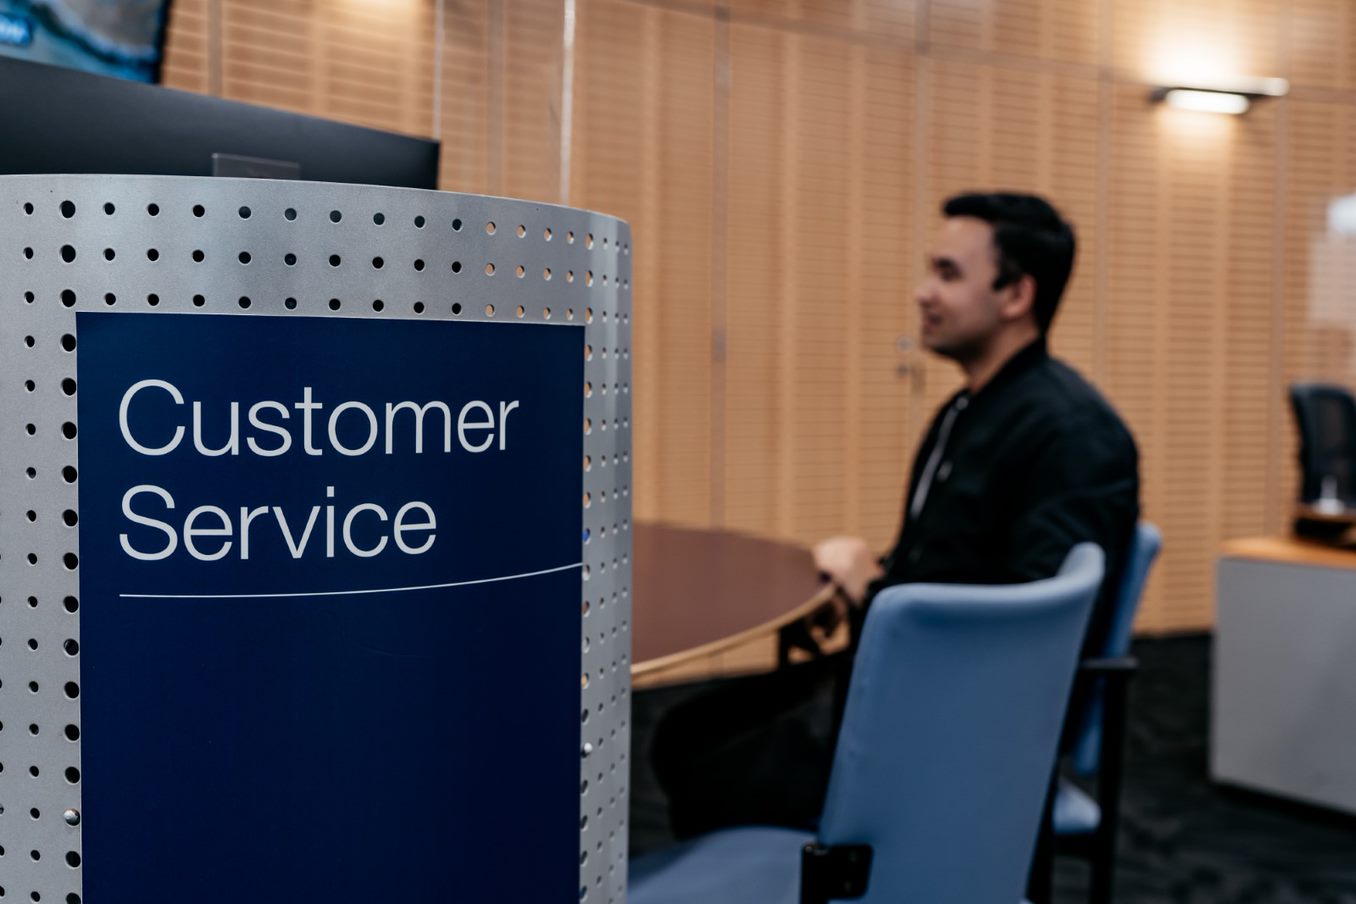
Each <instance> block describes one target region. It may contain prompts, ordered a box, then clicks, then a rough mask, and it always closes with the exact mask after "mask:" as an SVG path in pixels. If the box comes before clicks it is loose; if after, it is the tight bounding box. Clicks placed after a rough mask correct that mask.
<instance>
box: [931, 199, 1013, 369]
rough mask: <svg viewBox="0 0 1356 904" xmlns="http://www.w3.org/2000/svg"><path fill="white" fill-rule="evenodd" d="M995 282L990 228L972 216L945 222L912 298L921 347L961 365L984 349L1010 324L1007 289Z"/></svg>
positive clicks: (996, 254)
mask: <svg viewBox="0 0 1356 904" xmlns="http://www.w3.org/2000/svg"><path fill="white" fill-rule="evenodd" d="M997 278H998V250H997V248H996V247H995V246H994V242H993V227H992V226H990V225H989V224H988V223H986V222H984V221H983V220H980V219H977V218H975V217H949V218H948V219H947V220H946V222H944V223H943V224H942V228H941V229H940V230H939V231H938V233H937V237H936V239H935V240H934V241H933V247H932V250H931V251H930V252H929V253H928V272H927V276H926V277H925V278H924V279H923V282H922V283H921V284H919V286H918V292H917V295H916V300H917V302H918V311H919V316H920V327H921V329H920V334H921V338H922V343H923V345H924V346H925V347H926V348H928V349H930V350H931V351H933V352H936V353H937V354H939V355H945V356H946V357H948V358H956V359H958V360H961V361H964V360H966V359H969V358H972V357H974V356H975V355H976V354H978V353H979V352H981V351H982V350H983V349H984V348H986V347H987V346H988V344H989V342H990V341H991V340H992V339H993V337H994V336H995V335H996V334H997V333H998V331H999V330H1000V329H1001V328H1002V327H1003V325H1004V324H1005V323H1006V322H1007V321H1008V320H1009V319H1011V318H1010V316H1009V315H1010V311H1009V310H1008V307H1009V306H1008V304H1007V302H1009V301H1010V297H1009V296H1010V295H1011V294H1012V293H1011V290H1010V289H1009V288H1003V289H994V287H993V284H994V281H995V280H996V279H997Z"/></svg>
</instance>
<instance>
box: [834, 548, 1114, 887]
mask: <svg viewBox="0 0 1356 904" xmlns="http://www.w3.org/2000/svg"><path fill="white" fill-rule="evenodd" d="M1104 567H1105V566H1104V562H1103V555H1102V551H1101V549H1099V548H1098V547H1097V546H1095V545H1093V544H1091V543H1085V544H1080V545H1079V546H1077V547H1075V548H1074V549H1073V551H1072V552H1071V553H1070V554H1069V557H1068V559H1067V560H1066V561H1065V563H1064V567H1063V568H1062V569H1061V571H1060V573H1059V575H1058V576H1056V577H1054V578H1052V579H1050V580H1046V581H1036V582H1033V583H1030V584H1018V585H1010V586H991V587H976V586H970V585H944V584H903V585H899V586H897V587H890V588H888V589H886V590H884V591H882V592H881V593H880V594H879V595H877V597H876V598H875V600H874V602H872V604H871V609H870V611H869V612H868V613H867V617H866V624H865V626H864V627H863V629H862V639H861V645H860V648H859V650H858V653H857V659H856V664H855V665H854V667H853V672H852V682H851V686H850V688H849V690H848V700H847V708H846V710H845V712H844V716H843V725H842V730H841V731H840V733H839V736H838V747H837V750H836V752H835V755H834V761H833V771H832V774H831V776H830V779H829V790H828V795H827V798H826V800H825V805H824V813H823V817H822V818H821V821H820V827H819V840H820V841H822V842H823V843H825V844H870V845H871V846H872V847H873V848H874V850H875V861H874V863H873V865H872V868H871V880H870V884H869V887H868V889H867V894H866V897H865V898H863V899H862V900H863V901H864V902H866V904H885V902H890V904H895V902H899V901H928V902H933V901H946V902H948V904H994V902H1000V901H1004V902H1005V901H1013V902H1016V901H1019V900H1021V896H1022V891H1023V889H1024V888H1025V887H1026V878H1027V871H1028V868H1029V867H1030V865H1031V855H1032V851H1033V850H1034V846H1035V842H1036V834H1037V828H1038V825H1039V823H1040V818H1041V813H1042V811H1043V809H1044V805H1045V792H1046V788H1048V787H1049V783H1050V775H1051V770H1052V769H1053V768H1054V764H1055V755H1056V748H1057V745H1058V740H1059V732H1060V725H1061V724H1062V722H1063V718H1064V709H1065V705H1066V703H1067V701H1068V698H1069V690H1070V687H1071V685H1072V681H1073V675H1074V670H1075V668H1076V664H1077V661H1078V652H1079V646H1080V644H1081V642H1082V639H1083V633H1084V631H1085V630H1086V628H1087V623H1088V618H1089V615H1090V613H1091V611H1092V603H1093V599H1094V597H1095V596H1096V594H1097V588H1098V586H1099V585H1100V584H1101V581H1102V573H1103V568H1104Z"/></svg>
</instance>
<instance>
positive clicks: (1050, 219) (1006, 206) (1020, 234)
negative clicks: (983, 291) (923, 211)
mask: <svg viewBox="0 0 1356 904" xmlns="http://www.w3.org/2000/svg"><path fill="white" fill-rule="evenodd" d="M942 213H943V214H944V215H945V216H948V217H975V218H977V219H980V220H983V221H984V222H986V223H988V224H989V225H991V226H992V227H993V243H994V246H995V248H996V249H997V251H998V278H997V279H996V280H994V284H993V287H994V288H995V289H1001V288H1003V287H1004V286H1007V285H1011V284H1012V283H1014V282H1016V281H1017V280H1018V279H1021V278H1022V277H1023V276H1030V277H1031V278H1032V279H1033V280H1034V281H1035V283H1036V298H1035V302H1034V303H1033V304H1032V312H1033V313H1034V314H1035V316H1036V325H1037V326H1038V327H1039V328H1040V331H1041V333H1042V334H1044V333H1046V332H1048V331H1049V329H1050V324H1051V323H1052V322H1053V321H1054V319H1055V310H1056V309H1057V308H1058V307H1059V299H1060V296H1062V295H1063V294H1064V287H1065V286H1066V285H1067V284H1068V282H1069V274H1070V273H1071V272H1072V271H1073V262H1074V249H1075V242H1074V232H1073V227H1072V226H1070V225H1069V224H1068V223H1067V222H1066V221H1065V220H1064V218H1063V217H1061V216H1060V215H1059V211H1057V210H1055V208H1054V207H1052V206H1050V202H1048V201H1046V200H1045V199H1044V198H1040V197H1037V196H1036V195H1020V194H1011V193H1004V192H995V193H991V194H965V195H956V196H955V197H952V198H948V199H947V200H946V202H945V203H943V204H942Z"/></svg>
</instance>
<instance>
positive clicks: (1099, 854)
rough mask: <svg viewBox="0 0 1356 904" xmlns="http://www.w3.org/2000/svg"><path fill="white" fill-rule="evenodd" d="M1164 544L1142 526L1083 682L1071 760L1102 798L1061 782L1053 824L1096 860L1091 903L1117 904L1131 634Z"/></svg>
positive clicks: (1061, 849) (1068, 848) (1062, 842)
mask: <svg viewBox="0 0 1356 904" xmlns="http://www.w3.org/2000/svg"><path fill="white" fill-rule="evenodd" d="M1162 547H1163V535H1162V534H1161V533H1160V532H1159V530H1158V528H1156V527H1154V526H1153V525H1152V524H1149V523H1148V522H1141V523H1140V524H1139V526H1138V527H1136V528H1135V536H1134V540H1133V541H1132V543H1131V545H1130V554H1129V556H1128V557H1127V559H1126V562H1125V573H1124V574H1123V575H1122V576H1121V585H1120V588H1119V589H1118V590H1117V593H1116V603H1115V607H1116V608H1115V611H1114V612H1113V613H1112V621H1111V625H1110V626H1109V628H1108V632H1107V638H1106V643H1105V645H1104V646H1103V648H1102V650H1101V651H1100V657H1099V658H1098V659H1095V660H1085V661H1084V662H1083V663H1081V664H1080V666H1079V675H1078V680H1079V681H1089V682H1095V683H1096V684H1097V687H1096V689H1095V690H1093V691H1092V692H1091V693H1089V695H1088V696H1087V698H1086V703H1085V704H1084V709H1083V713H1082V716H1081V721H1080V723H1079V724H1080V725H1081V727H1080V728H1079V729H1078V730H1077V731H1076V733H1075V734H1074V736H1073V737H1074V742H1073V745H1072V748H1071V750H1070V762H1071V765H1072V767H1073V771H1074V773H1076V774H1078V775H1083V776H1092V775H1096V776H1097V797H1096V798H1095V799H1094V798H1093V797H1092V796H1090V795H1089V794H1087V793H1086V792H1085V791H1083V790H1082V789H1081V788H1079V787H1078V786H1077V785H1075V784H1073V783H1072V782H1070V781H1068V780H1066V779H1063V778H1061V779H1059V781H1058V785H1057V787H1056V791H1055V800H1054V805H1053V808H1052V814H1051V820H1052V823H1053V832H1054V838H1055V850H1056V852H1058V853H1070V854H1076V855H1079V856H1082V857H1085V858H1087V859H1088V860H1089V861H1091V863H1092V881H1091V883H1090V885H1089V900H1090V901H1092V902H1093V904H1109V902H1110V901H1111V884H1112V876H1113V873H1114V870H1115V862H1116V823H1117V820H1118V816H1119V812H1120V790H1121V754H1122V746H1123V741H1124V735H1125V692H1126V681H1127V680H1128V679H1129V677H1130V676H1131V675H1132V674H1134V671H1135V669H1136V667H1137V666H1136V663H1135V661H1134V660H1133V659H1130V658H1128V654H1129V652H1130V637H1131V629H1132V628H1133V627H1134V622H1135V612H1136V611H1137V610H1138V609H1139V601H1140V597H1141V596H1142V595H1143V593H1144V584H1145V582H1146V581H1147V580H1148V578H1149V569H1150V567H1151V566H1152V565H1153V563H1154V559H1155V558H1157V556H1158V552H1159V550H1160V549H1161V548H1162Z"/></svg>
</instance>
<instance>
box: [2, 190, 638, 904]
mask: <svg viewBox="0 0 1356 904" xmlns="http://www.w3.org/2000/svg"><path fill="white" fill-rule="evenodd" d="M630 254H631V237H630V230H629V228H628V227H627V225H626V224H625V223H624V222H621V221H619V220H617V219H614V218H612V217H607V216H602V215H600V214H596V213H590V212H587V211H580V210H573V209H569V208H562V207H555V206H550V205H543V204H533V203H528V202H522V201H513V200H506V199H500V198H487V197H481V196H475V195H459V194H450V193H443V192H425V191H415V190H405V189H388V188H376V187H368V186H347V185H343V186H341V185H329V184H318V183H286V182H268V181H254V180H225V179H222V180H206V179H183V178H172V177H141V176H137V177H132V176H125V177H124V176H5V177H0V312H2V313H0V362H2V363H0V887H2V888H3V891H0V896H3V897H4V898H5V899H12V900H24V901H30V900H31V901H42V902H60V901H64V902H66V904H78V902H79V901H80V900H81V867H80V851H81V843H80V833H81V827H80V810H81V785H80V779H81V777H80V766H81V758H80V722H81V720H80V655H79V653H80V651H79V642H80V603H79V600H80V570H79V564H78V556H79V552H80V548H79V546H80V545H79V526H78V518H79V512H78V511H77V485H78V484H77V482H78V480H79V473H78V470H77V468H78V466H79V438H78V425H77V423H76V393H77V391H78V387H77V386H76V384H75V375H76V369H75V354H74V352H75V349H76V344H77V341H78V336H77V335H76V331H75V313H76V312H77V311H95V310H98V311H114V312H118V311H135V312H180V313H183V312H196V313H202V314H235V315H241V314H244V315H250V314H272V315H287V316H296V317H356V318H405V319H416V320H417V319H421V318H423V319H438V320H456V319H461V320H495V321H508V322H511V323H513V322H533V323H543V322H545V323H550V324H559V325H561V326H562V327H578V326H583V328H584V331H585V342H586V359H587V360H586V364H585V369H584V370H585V380H586V382H585V385H584V387H582V391H583V392H584V394H585V397H586V398H585V406H584V408H585V415H586V420H585V423H584V435H583V438H582V440H583V441H582V445H581V448H582V467H583V468H584V472H585V473H584V488H585V498H584V500H583V505H584V508H585V511H584V524H585V534H584V543H583V552H584V554H583V562H584V567H583V570H582V579H581V587H582V595H581V603H580V606H581V612H582V624H583V649H582V651H581V656H580V663H581V669H580V697H579V699H580V719H581V738H582V750H581V765H580V785H579V787H580V811H579V827H580V849H579V863H580V867H579V876H580V879H579V883H580V889H579V897H580V900H581V901H589V902H593V901H617V902H620V901H622V900H623V899H624V889H625V877H626V832H627V829H626V812H627V797H626V795H627V786H628V772H629V763H628V761H627V752H628V750H629V710H630V633H629V630H630V611H631V600H630V581H631V563H630V554H631V537H630V527H631V524H630V518H631V501H630V485H631V461H630V448H631V442H630V440H631V423H630V419H631V394H630V393H631V385H630V384H631V362H630V343H631V339H630V337H631V327H630V323H631V292H630V288H631V284H630V280H631V260H630ZM563 454H574V453H572V452H570V453H563ZM519 667H523V668H530V667H531V664H530V663H522V664H520V665H519ZM449 818H457V817H456V816H455V815H451V816H450V817H449ZM466 818H471V817H470V816H469V815H467V817H466ZM524 818H525V819H526V818H531V817H530V815H529V814H524ZM242 878H243V877H242ZM191 899H192V894H191V891H189V890H186V893H185V900H191ZM256 899H257V897H256ZM90 904H102V902H98V901H92V902H90Z"/></svg>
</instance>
